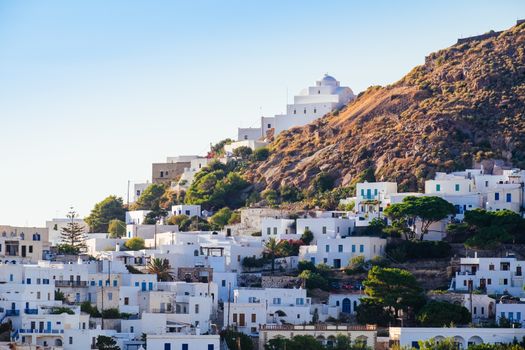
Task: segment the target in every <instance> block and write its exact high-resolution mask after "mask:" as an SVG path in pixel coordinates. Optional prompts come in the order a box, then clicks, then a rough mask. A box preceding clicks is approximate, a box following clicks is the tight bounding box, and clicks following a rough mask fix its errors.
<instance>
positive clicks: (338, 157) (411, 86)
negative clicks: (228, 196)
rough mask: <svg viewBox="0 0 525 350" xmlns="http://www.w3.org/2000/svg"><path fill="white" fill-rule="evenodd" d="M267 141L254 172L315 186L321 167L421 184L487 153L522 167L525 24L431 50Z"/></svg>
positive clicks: (266, 182) (339, 179)
mask: <svg viewBox="0 0 525 350" xmlns="http://www.w3.org/2000/svg"><path fill="white" fill-rule="evenodd" d="M270 148H271V155H270V157H269V158H268V159H267V160H266V161H264V162H262V163H258V164H257V165H256V166H253V167H252V168H251V169H249V170H248V172H247V176H248V177H249V178H250V179H251V180H252V181H254V182H256V183H259V184H260V185H261V187H266V188H274V189H276V188H279V187H280V186H282V185H284V184H288V185H295V186H297V187H299V188H308V186H310V184H311V183H310V182H311V181H312V179H313V178H315V175H316V174H318V173H320V172H325V173H329V174H331V175H332V176H333V177H334V178H335V179H336V185H337V186H349V185H351V184H352V183H354V182H355V181H357V180H358V179H359V178H360V177H361V178H362V177H363V175H364V174H368V177H370V176H371V173H372V172H373V174H374V175H375V179H376V180H378V181H382V180H391V181H397V182H398V183H399V184H400V190H416V189H417V188H421V186H422V183H423V180H424V179H427V178H430V177H432V176H433V174H434V173H435V172H436V171H452V170H457V169H464V168H465V167H470V166H472V165H473V163H474V162H479V161H481V160H484V159H502V160H504V161H505V162H507V163H509V164H512V165H514V166H520V167H525V24H521V25H518V26H515V27H512V28H511V29H509V30H507V31H503V32H501V33H492V32H491V33H488V34H487V35H484V36H480V37H476V38H472V39H471V40H464V41H463V42H461V43H458V44H456V45H454V46H452V47H449V48H447V49H444V50H441V51H438V52H436V53H432V54H430V55H429V56H428V57H427V58H426V59H425V64H423V65H421V66H418V67H416V68H414V69H413V70H412V71H411V72H410V73H408V74H407V75H406V76H405V77H403V78H402V79H401V80H400V81H398V82H396V83H395V84H392V85H390V86H386V87H370V88H369V89H367V90H366V91H365V92H363V93H361V94H360V95H359V96H358V98H357V99H356V100H355V101H353V102H351V103H350V104H349V105H348V106H346V107H345V108H343V109H342V110H341V111H339V112H335V113H333V114H331V115H327V116H325V117H324V118H322V119H320V120H318V121H316V122H315V123H313V124H310V125H307V126H305V127H302V128H295V129H292V130H288V131H287V132H283V133H282V134H281V135H279V136H278V137H277V139H276V140H274V141H273V142H272V143H271V145H270Z"/></svg>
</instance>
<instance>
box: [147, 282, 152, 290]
mask: <svg viewBox="0 0 525 350" xmlns="http://www.w3.org/2000/svg"><path fill="white" fill-rule="evenodd" d="M148 288H149V290H153V282H149V285H148Z"/></svg>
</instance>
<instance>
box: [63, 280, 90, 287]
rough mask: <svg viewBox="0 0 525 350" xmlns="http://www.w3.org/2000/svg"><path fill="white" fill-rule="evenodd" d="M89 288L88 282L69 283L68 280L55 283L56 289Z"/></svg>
mask: <svg viewBox="0 0 525 350" xmlns="http://www.w3.org/2000/svg"><path fill="white" fill-rule="evenodd" d="M87 286H88V283H87V281H68V280H57V281H55V287H62V288H64V287H71V288H86V287H87Z"/></svg>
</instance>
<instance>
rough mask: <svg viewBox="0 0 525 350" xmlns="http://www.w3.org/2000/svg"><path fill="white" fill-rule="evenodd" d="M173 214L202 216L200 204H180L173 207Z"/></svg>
mask: <svg viewBox="0 0 525 350" xmlns="http://www.w3.org/2000/svg"><path fill="white" fill-rule="evenodd" d="M171 215H186V216H189V217H190V218H191V217H193V216H202V214H201V206H200V205H190V204H179V205H174V206H172V207H171Z"/></svg>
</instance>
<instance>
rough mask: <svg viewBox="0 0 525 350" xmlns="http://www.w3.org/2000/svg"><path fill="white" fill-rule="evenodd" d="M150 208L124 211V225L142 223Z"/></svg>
mask: <svg viewBox="0 0 525 350" xmlns="http://www.w3.org/2000/svg"><path fill="white" fill-rule="evenodd" d="M150 212H151V210H130V211H127V212H126V225H142V224H144V220H145V219H146V216H147V215H148V214H149V213H150Z"/></svg>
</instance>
